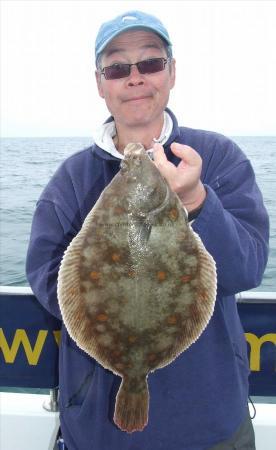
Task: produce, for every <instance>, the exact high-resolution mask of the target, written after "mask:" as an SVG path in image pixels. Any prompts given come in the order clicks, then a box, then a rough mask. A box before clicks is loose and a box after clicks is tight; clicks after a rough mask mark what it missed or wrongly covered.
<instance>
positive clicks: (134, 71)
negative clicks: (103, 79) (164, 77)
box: [128, 65, 144, 86]
mask: <svg viewBox="0 0 276 450" xmlns="http://www.w3.org/2000/svg"><path fill="white" fill-rule="evenodd" d="M143 84H144V79H143V75H141V73H140V72H139V70H138V68H137V66H135V65H133V66H131V68H130V74H129V76H128V85H129V86H141V85H143Z"/></svg>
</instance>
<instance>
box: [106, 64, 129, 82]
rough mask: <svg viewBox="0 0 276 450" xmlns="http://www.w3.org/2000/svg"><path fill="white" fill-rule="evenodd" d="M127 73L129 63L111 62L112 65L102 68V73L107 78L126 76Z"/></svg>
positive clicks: (114, 78)
mask: <svg viewBox="0 0 276 450" xmlns="http://www.w3.org/2000/svg"><path fill="white" fill-rule="evenodd" d="M129 74H130V67H129V64H113V66H109V67H105V69H104V75H105V78H106V79H107V80H116V79H117V78H124V77H128V75H129Z"/></svg>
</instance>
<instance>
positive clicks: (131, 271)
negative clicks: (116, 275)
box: [127, 269, 135, 278]
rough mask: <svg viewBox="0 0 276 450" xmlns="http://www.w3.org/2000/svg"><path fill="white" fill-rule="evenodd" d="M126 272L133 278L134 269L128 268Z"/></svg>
mask: <svg viewBox="0 0 276 450" xmlns="http://www.w3.org/2000/svg"><path fill="white" fill-rule="evenodd" d="M127 274H128V276H129V278H134V277H135V271H134V270H133V269H130V270H129V271H128V273H127Z"/></svg>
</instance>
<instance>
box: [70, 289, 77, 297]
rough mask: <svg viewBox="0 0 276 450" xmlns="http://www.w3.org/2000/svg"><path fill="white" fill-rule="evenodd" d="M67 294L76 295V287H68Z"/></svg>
mask: <svg viewBox="0 0 276 450" xmlns="http://www.w3.org/2000/svg"><path fill="white" fill-rule="evenodd" d="M69 294H70V295H76V294H77V289H76V288H70V289H69Z"/></svg>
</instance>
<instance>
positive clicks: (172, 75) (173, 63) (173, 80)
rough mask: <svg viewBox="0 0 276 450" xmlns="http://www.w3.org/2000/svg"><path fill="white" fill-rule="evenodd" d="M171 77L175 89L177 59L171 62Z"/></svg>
mask: <svg viewBox="0 0 276 450" xmlns="http://www.w3.org/2000/svg"><path fill="white" fill-rule="evenodd" d="M170 77H171V82H170V85H171V89H172V88H173V87H174V85H175V59H174V58H172V60H171V62H170Z"/></svg>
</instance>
